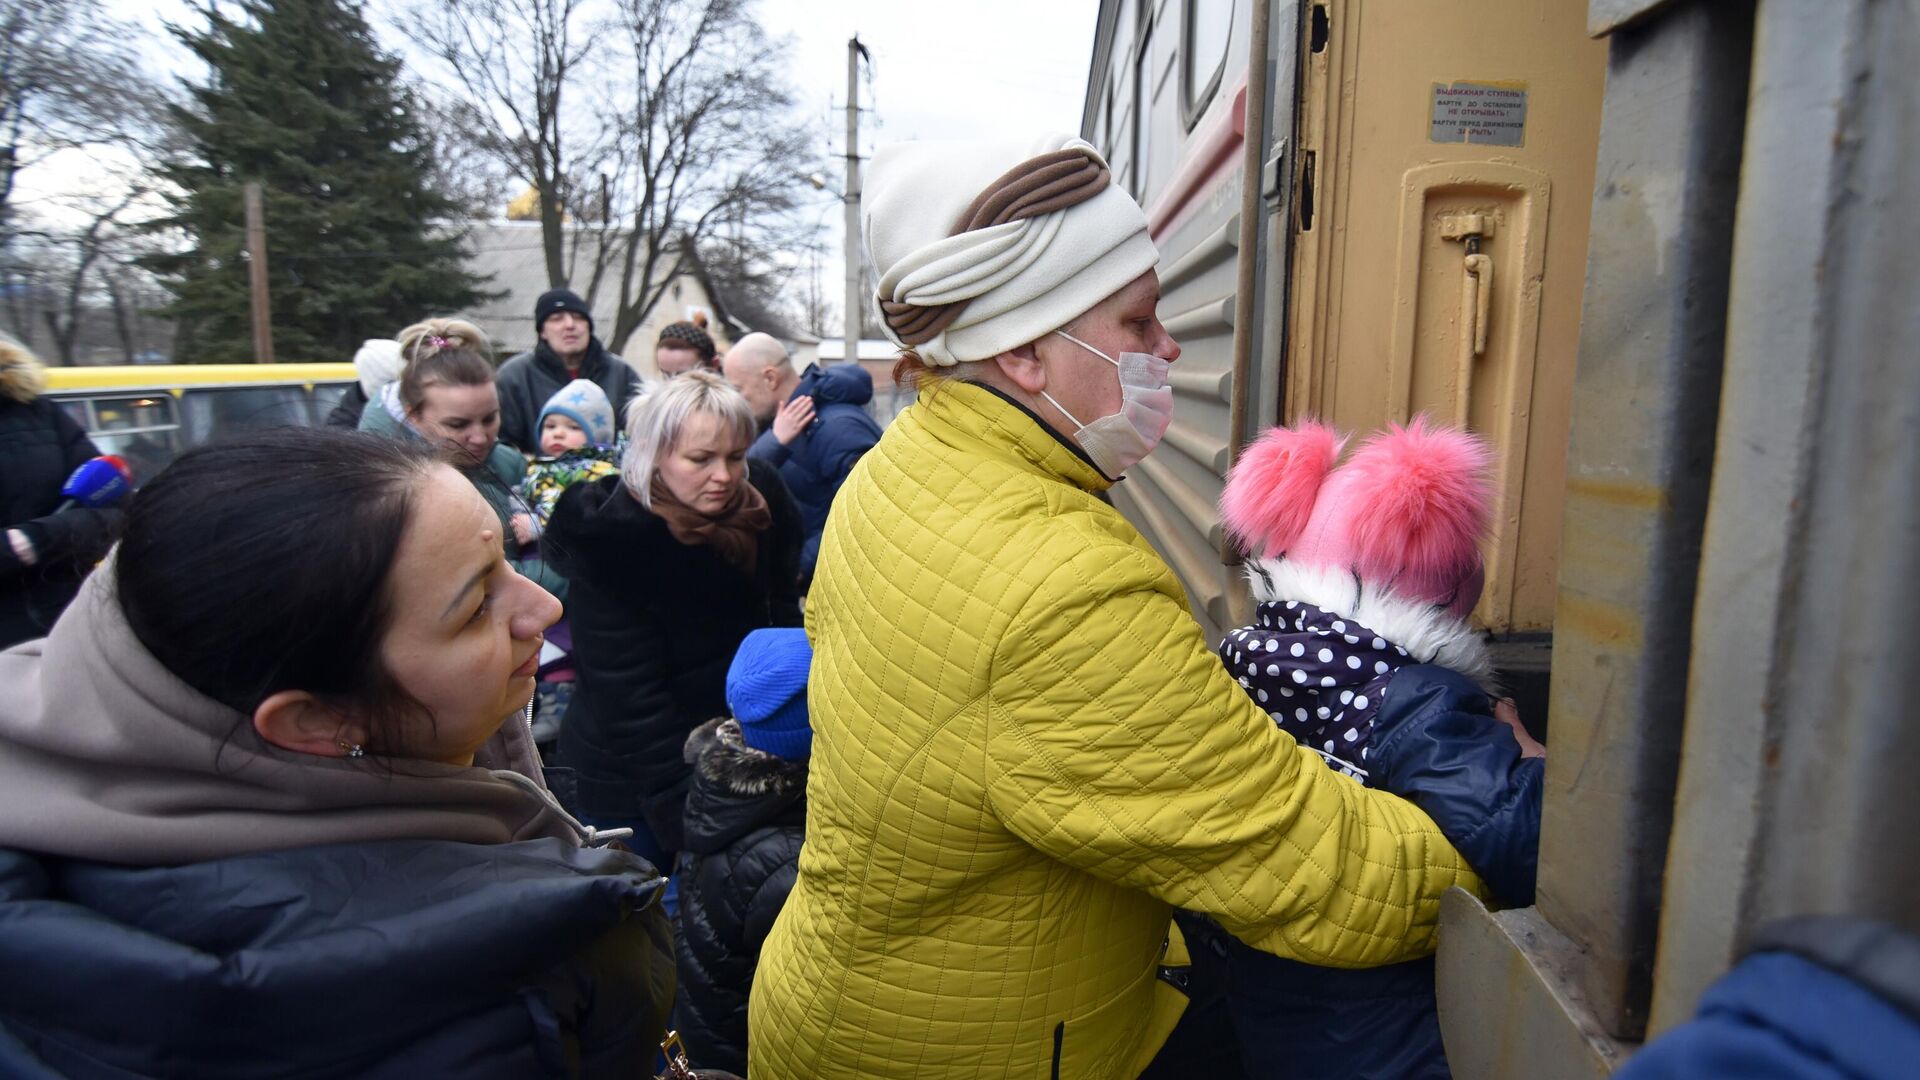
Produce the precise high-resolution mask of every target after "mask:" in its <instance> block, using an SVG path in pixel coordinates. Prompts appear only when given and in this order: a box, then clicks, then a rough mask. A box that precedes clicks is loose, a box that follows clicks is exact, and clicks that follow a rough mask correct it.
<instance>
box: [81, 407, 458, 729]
mask: <svg viewBox="0 0 1920 1080" xmlns="http://www.w3.org/2000/svg"><path fill="white" fill-rule="evenodd" d="M440 460H441V458H440V456H439V455H438V453H437V452H436V451H435V450H434V449H433V448H431V447H430V446H428V445H427V444H425V443H422V442H420V441H419V440H415V439H391V438H384V437H381V436H379V435H372V434H367V433H362V432H352V431H338V430H333V429H328V428H277V429H268V430H263V431H257V432H252V433H249V434H246V435H242V436H239V437H236V438H233V439H230V440H227V441H224V442H220V443H215V444H213V445H209V446H204V447H200V448H198V449H195V450H189V451H188V452H187V453H185V454H182V455H181V456H180V457H179V458H178V459H176V460H175V461H174V462H173V464H172V465H169V466H168V467H167V468H166V469H165V470H164V471H162V472H161V473H160V474H159V475H158V476H156V477H154V478H153V479H152V480H150V481H148V482H147V483H146V484H145V485H144V486H142V487H141V488H140V490H139V491H138V492H136V493H135V495H134V497H133V500H132V503H131V504H130V505H129V507H128V509H127V522H126V528H125V531H124V533H123V534H122V538H121V541H120V552H119V555H118V557H117V558H116V559H115V562H114V583H115V586H116V588H117V590H118V593H119V600H120V606H121V608H122V609H123V610H124V611H125V612H126V617H127V621H128V623H129V624H131V625H132V627H133V632H134V634H135V636H137V637H138V638H139V639H140V643H141V644H143V645H145V646H146V647H147V650H148V651H149V652H151V653H152V654H153V655H154V657H155V658H156V659H158V660H159V661H160V662H161V663H162V664H163V665H165V666H166V668H167V669H168V670H169V671H171V672H173V673H174V674H175V675H177V676H179V677H180V679H181V680H182V681H184V682H185V683H186V684H187V685H189V686H191V687H193V688H194V689H195V690H198V691H200V692H201V693H203V694H205V695H207V696H208V697H210V698H213V699H214V700H215V701H218V702H220V703H222V704H224V705H228V706H231V707H232V708H234V709H238V710H239V711H240V712H242V713H245V714H247V715H249V716H251V715H252V713H253V710H254V709H255V708H256V707H257V706H258V705H259V704H260V702H262V701H264V700H266V698H267V697H268V696H270V695H272V694H275V693H277V692H279V691H281V690H305V691H308V692H310V693H312V694H314V695H315V696H317V697H319V698H320V699H321V700H322V701H326V702H328V703H330V704H333V703H337V704H340V705H352V706H354V707H355V709H356V710H357V711H359V712H361V713H362V714H364V715H365V716H366V719H367V724H368V739H369V741H368V744H367V745H368V748H369V749H375V748H380V747H394V746H397V745H399V741H398V739H397V736H398V735H399V733H400V728H401V727H402V725H404V724H406V723H407V722H408V721H409V720H410V719H412V718H417V717H419V716H421V715H427V716H428V717H429V719H431V714H429V713H427V710H426V709H425V707H424V706H422V705H421V704H420V703H419V702H417V701H415V700H414V699H413V698H412V697H411V696H410V695H408V694H407V693H406V692H405V691H404V690H402V689H401V688H400V685H399V684H398V683H397V682H396V681H395V680H394V678H393V676H392V675H391V673H389V672H388V671H387V670H386V668H385V666H384V665H383V664H382V663H381V660H380V642H381V640H382V639H383V638H384V637H385V633H386V628H387V625H388V623H389V621H390V619H391V616H392V611H391V603H390V591H389V588H388V584H387V578H388V576H389V574H390V573H391V571H392V569H393V561H394V556H395V553H396V552H397V550H398V548H399V545H400V537H401V534H402V533H403V532H404V531H405V529H406V525H407V518H408V514H409V512H410V508H411V505H412V501H413V492H414V490H415V489H416V487H417V486H418V484H419V482H420V480H421V478H422V476H423V475H424V474H425V473H426V472H427V471H428V470H429V469H431V468H432V467H433V466H434V465H435V464H436V463H438V462H439V461H440Z"/></svg>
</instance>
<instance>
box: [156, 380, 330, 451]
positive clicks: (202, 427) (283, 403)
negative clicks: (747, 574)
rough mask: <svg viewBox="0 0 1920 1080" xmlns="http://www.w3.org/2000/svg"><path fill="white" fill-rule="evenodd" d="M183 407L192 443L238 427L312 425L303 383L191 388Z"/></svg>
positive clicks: (227, 433)
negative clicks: (293, 384) (294, 384)
mask: <svg viewBox="0 0 1920 1080" xmlns="http://www.w3.org/2000/svg"><path fill="white" fill-rule="evenodd" d="M180 411H181V414H182V420H181V423H182V426H183V427H184V428H185V429H186V435H187V443H188V445H190V446H199V445H201V444H203V443H207V442H211V441H213V440H214V439H217V438H219V437H221V436H223V435H231V434H233V433H234V432H237V431H251V430H255V429H257V428H271V427H286V426H289V425H292V426H297V427H311V426H312V425H313V420H312V413H311V412H310V411H309V409H308V404H307V400H306V389H305V388H304V387H300V386H235V387H220V388H210V389H204V390H202V389H199V388H191V389H188V390H187V391H186V393H184V394H183V395H181V398H180Z"/></svg>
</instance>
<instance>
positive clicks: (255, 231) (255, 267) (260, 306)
mask: <svg viewBox="0 0 1920 1080" xmlns="http://www.w3.org/2000/svg"><path fill="white" fill-rule="evenodd" d="M241 192H242V197H243V199H244V201H245V203H246V207H247V277H248V279H249V280H250V282H251V284H252V286H253V288H252V293H253V361H254V363H256V364H271V363H273V309H272V308H271V307H270V306H268V304H267V221H266V213H265V211H263V210H262V209H261V206H260V185H259V184H255V183H251V182H249V183H248V184H247V185H246V187H244V188H242V189H241Z"/></svg>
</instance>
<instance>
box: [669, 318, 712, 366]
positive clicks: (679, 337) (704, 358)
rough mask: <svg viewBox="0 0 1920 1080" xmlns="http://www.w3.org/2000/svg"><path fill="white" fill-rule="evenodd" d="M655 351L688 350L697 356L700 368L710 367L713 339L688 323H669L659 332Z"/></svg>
mask: <svg viewBox="0 0 1920 1080" xmlns="http://www.w3.org/2000/svg"><path fill="white" fill-rule="evenodd" d="M653 347H654V348H656V349H690V350H692V351H693V352H695V353H697V354H699V357H700V366H701V367H708V368H710V367H712V366H713V358H714V355H715V354H716V353H717V352H719V350H718V349H716V348H714V345H713V337H712V336H711V335H709V334H708V333H707V332H706V331H705V330H702V329H700V328H699V327H698V326H695V325H694V324H692V323H690V322H677V323H669V324H667V325H666V326H665V327H663V328H661V330H660V337H659V339H658V340H657V341H656V342H654V346H653Z"/></svg>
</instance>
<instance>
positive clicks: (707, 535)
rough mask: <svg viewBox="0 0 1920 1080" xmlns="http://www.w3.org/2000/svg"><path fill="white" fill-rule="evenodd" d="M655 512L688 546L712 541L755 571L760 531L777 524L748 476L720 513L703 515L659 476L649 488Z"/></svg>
mask: <svg viewBox="0 0 1920 1080" xmlns="http://www.w3.org/2000/svg"><path fill="white" fill-rule="evenodd" d="M648 495H649V496H650V497H651V498H652V501H653V512H654V513H655V514H656V515H658V516H659V518H660V520H661V521H664V522H666V523H667V531H668V532H671V533H672V534H673V538H674V539H675V540H678V541H680V542H681V543H683V544H687V545H690V546H691V545H697V544H708V545H711V546H712V547H713V548H714V549H715V550H717V551H718V552H720V557H721V558H723V559H725V560H727V562H728V564H729V565H732V566H734V567H737V568H738V569H740V570H742V571H744V572H746V573H749V574H751V573H753V570H754V566H755V564H756V563H757V562H758V559H759V553H760V534H761V533H763V532H766V531H767V526H769V525H771V524H773V512H772V511H771V510H769V509H767V497H766V496H765V495H762V494H760V489H759V488H756V487H754V486H753V484H751V483H749V482H748V481H747V480H746V479H745V478H742V479H741V481H740V487H739V488H738V489H736V490H735V491H734V493H733V498H731V499H729V500H727V505H726V506H724V507H722V508H721V510H720V512H719V513H717V514H703V513H701V512H700V511H698V510H695V509H694V508H693V507H691V506H688V505H687V504H686V503H683V502H681V501H680V500H679V499H677V498H675V497H674V494H673V492H671V491H669V490H667V485H666V484H664V483H662V482H661V480H660V478H659V477H658V476H656V477H654V478H653V484H652V486H651V487H650V488H649V489H648Z"/></svg>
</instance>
